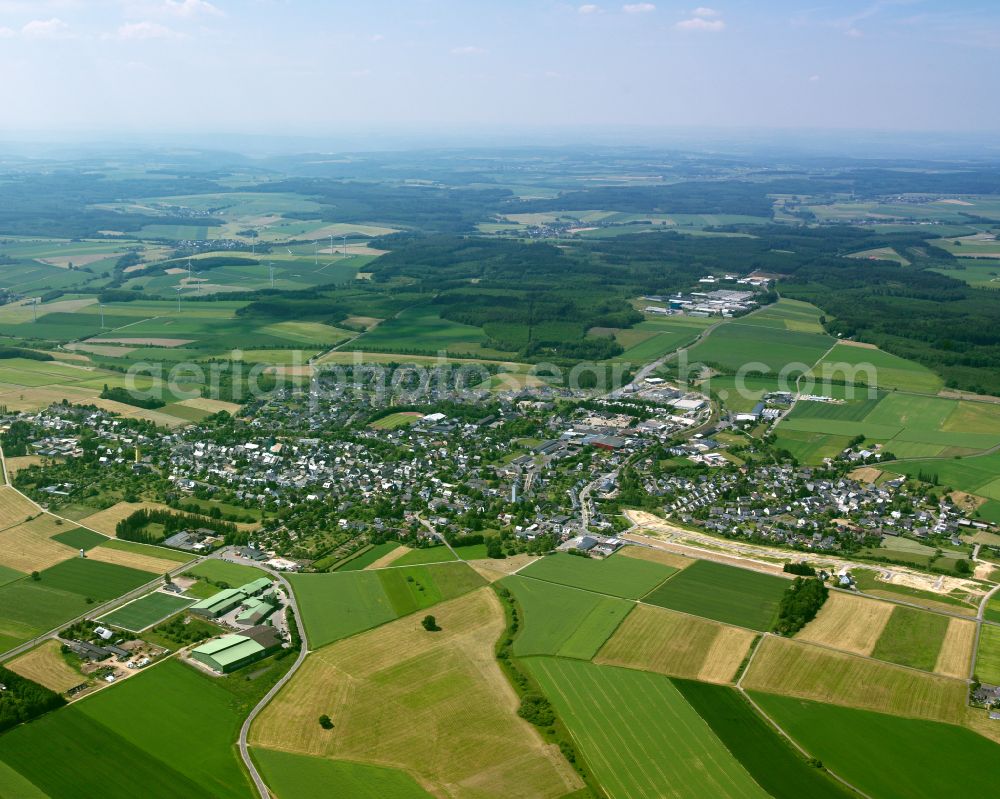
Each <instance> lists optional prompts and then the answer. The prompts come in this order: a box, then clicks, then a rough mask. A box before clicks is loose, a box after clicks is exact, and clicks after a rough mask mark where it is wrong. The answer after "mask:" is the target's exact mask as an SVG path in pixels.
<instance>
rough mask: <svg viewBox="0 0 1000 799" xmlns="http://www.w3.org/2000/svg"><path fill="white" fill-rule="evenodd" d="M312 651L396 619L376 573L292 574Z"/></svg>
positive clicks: (292, 582)
mask: <svg viewBox="0 0 1000 799" xmlns="http://www.w3.org/2000/svg"><path fill="white" fill-rule="evenodd" d="M288 581H289V582H290V583H291V585H292V590H294V591H295V597H296V599H297V600H298V604H299V609H300V611H301V612H302V620H303V623H304V624H305V628H306V633H307V635H308V637H309V646H310V647H311V648H313V649H316V648H319V647H321V646H323V645H324V644H329V643H331V642H332V641H337V640H339V639H341V638H346V637H347V636H349V635H354V634H355V633H359V632H361V631H362V630H367V629H368V628H370V627H376V626H378V625H379V624H384V623H385V622H387V621H392V620H393V619H394V618H396V614H395V612H394V611H393V609H392V605H391V604H390V602H389V598H388V597H387V596H386V595H385V591H383V590H382V581H381V580H380V579H379V572H377V571H370V572H368V571H350V572H333V573H332V574H291V575H289V576H288Z"/></svg>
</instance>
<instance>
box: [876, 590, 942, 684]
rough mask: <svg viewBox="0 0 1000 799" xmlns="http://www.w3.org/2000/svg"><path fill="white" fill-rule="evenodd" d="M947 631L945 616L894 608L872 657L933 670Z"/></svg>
mask: <svg viewBox="0 0 1000 799" xmlns="http://www.w3.org/2000/svg"><path fill="white" fill-rule="evenodd" d="M947 630H948V617H947V616H942V615H939V614H937V613H927V612H926V611H923V610H916V609H915V608H908V607H904V606H902V605H900V606H898V607H896V608H893V611H892V615H891V616H890V617H889V623H888V624H886V626H885V629H884V630H883V631H882V635H881V636H879V639H878V642H877V643H876V644H875V649H874V650H873V651H872V657H874V658H878V659H879V660H888V661H889V662H890V663H899V664H900V665H902V666H912V667H913V668H915V669H923V670H924V671H933V670H934V664H935V663H937V657H938V653H939V652H940V651H941V645H942V644H943V643H944V636H945V633H946V632H947Z"/></svg>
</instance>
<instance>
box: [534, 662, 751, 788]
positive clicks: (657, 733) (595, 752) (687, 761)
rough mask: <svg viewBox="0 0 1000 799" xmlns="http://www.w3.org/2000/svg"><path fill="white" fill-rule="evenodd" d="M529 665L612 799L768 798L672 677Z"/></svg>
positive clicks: (585, 665) (573, 665) (574, 666)
mask: <svg viewBox="0 0 1000 799" xmlns="http://www.w3.org/2000/svg"><path fill="white" fill-rule="evenodd" d="M524 663H525V664H526V665H527V666H528V668H529V670H530V671H531V674H532V676H533V677H534V678H535V680H536V681H537V682H538V683H539V685H541V687H542V690H543V692H544V693H545V695H546V696H547V697H548V698H549V700H550V701H551V702H552V704H553V705H554V706H555V708H556V710H557V711H558V713H559V717H560V718H561V719H562V721H563V722H564V723H565V724H566V726H567V727H568V728H569V730H570V732H571V733H572V735H573V737H574V739H575V740H576V741H577V743H578V745H579V747H580V750H581V753H582V754H583V756H584V757H585V758H586V760H587V763H588V765H589V766H590V769H591V770H592V772H593V773H594V775H595V776H596V777H597V780H598V782H600V784H601V786H602V787H603V788H604V790H605V791H606V792H607V794H608V796H609V797H611V799H624V798H626V797H639V796H712V797H717V798H718V799H730V798H731V797H740V798H741V799H742V798H743V797H746V798H747V799H750V798H751V797H754V798H756V797H761V799H763V797H766V796H767V793H765V791H764V790H763V789H762V788H760V786H758V785H757V784H756V783H755V782H754V781H753V780H752V779H751V778H750V775H749V774H747V772H746V771H744V769H743V768H742V767H741V765H740V763H739V762H738V761H737V760H736V758H735V757H733V755H731V754H730V753H729V751H728V750H727V749H726V748H725V746H723V744H722V742H721V741H720V740H719V738H718V737H717V736H716V735H715V733H714V732H712V729H711V727H709V725H708V724H707V723H706V722H705V721H704V719H702V718H701V716H699V715H698V713H697V712H696V711H695V710H694V708H692V707H691V705H690V704H688V702H687V700H686V699H684V696H683V695H682V694H681V692H680V691H678V690H677V688H676V687H675V686H674V684H673V683H672V682H671V681H670V680H669V679H668V678H667V677H663V676H661V675H659V674H649V673H647V672H641V671H634V670H631V669H619V668H615V667H613V666H597V665H594V664H592V663H586V662H583V661H578V660H570V659H567V658H542V657H540V658H528V659H526V660H525V661H524Z"/></svg>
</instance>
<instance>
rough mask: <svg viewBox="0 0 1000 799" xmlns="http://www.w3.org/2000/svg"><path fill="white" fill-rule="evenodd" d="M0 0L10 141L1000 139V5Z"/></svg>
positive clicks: (989, 1)
mask: <svg viewBox="0 0 1000 799" xmlns="http://www.w3.org/2000/svg"><path fill="white" fill-rule="evenodd" d="M707 2H709V3H711V5H709V6H701V7H698V6H694V5H691V4H690V3H685V2H673V1H672V2H667V1H666V0H657V2H625V3H620V2H609V1H608V0H600V1H599V2H593V3H591V2H587V3H564V2H549V1H548V0H534V2H532V1H531V0H460V1H459V0H398V1H396V0H361V1H360V2H359V0H351V1H350V2H348V1H347V0H328V2H321V1H320V0H211V1H210V0H35V1H30V0H0V135H2V136H5V137H11V136H15V137H16V136H29V135H34V134H38V133H42V132H44V133H47V134H56V135H61V136H64V137H72V136H80V137H83V136H93V135H102V134H114V135H129V134H143V135H155V134H163V135H167V134H173V133H180V134H205V135H209V134H213V133H219V134H223V133H226V134H246V135H288V136H327V135H336V134H338V133H345V132H348V131H373V132H380V133H383V134H385V133H388V132H392V133H403V132H406V131H416V132H420V133H422V134H424V135H430V136H434V135H440V136H441V137H442V139H444V138H447V137H449V136H452V135H454V134H455V133H456V132H462V131H469V132H475V131H480V132H489V131H493V132H496V131H507V132H523V135H524V136H525V137H527V138H530V137H531V136H532V135H534V134H537V135H541V134H543V133H544V132H546V131H574V132H576V133H577V134H578V135H580V136H584V137H585V136H586V135H587V134H588V133H592V134H593V135H595V136H597V135H598V134H599V132H601V131H608V130H627V129H634V130H639V131H646V132H649V131H657V130H676V129H701V128H710V129H720V130H732V131H739V130H769V129H796V130H797V129H805V130H822V131H836V130H859V131H865V130H869V131H918V132H919V131H942V132H953V133H988V132H996V131H1000V103H998V102H996V90H997V85H998V78H1000V2H996V0H876V1H875V2H854V1H853V0H840V1H839V2H827V3H824V2H823V0H813V2H809V0H805V2H793V1H792V0H707Z"/></svg>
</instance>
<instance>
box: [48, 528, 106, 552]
mask: <svg viewBox="0 0 1000 799" xmlns="http://www.w3.org/2000/svg"><path fill="white" fill-rule="evenodd" d="M52 540H53V541H58V542H59V543H60V544H65V545H66V546H68V547H73V549H93V548H94V547H96V546H97V545H98V544H103V543H104V542H106V541H107V540H108V537H107V536H105V535H101V534H100V533H95V532H94V531H93V530H87V529H86V528H84V527H74V528H73V529H71V530H66V531H65V532H62V533H56V534H55V535H54V536H52Z"/></svg>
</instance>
